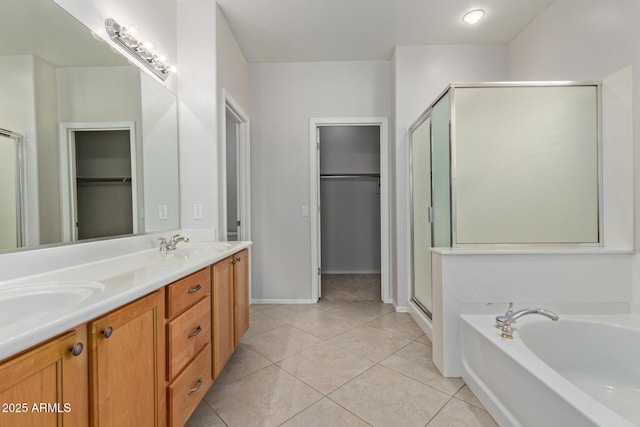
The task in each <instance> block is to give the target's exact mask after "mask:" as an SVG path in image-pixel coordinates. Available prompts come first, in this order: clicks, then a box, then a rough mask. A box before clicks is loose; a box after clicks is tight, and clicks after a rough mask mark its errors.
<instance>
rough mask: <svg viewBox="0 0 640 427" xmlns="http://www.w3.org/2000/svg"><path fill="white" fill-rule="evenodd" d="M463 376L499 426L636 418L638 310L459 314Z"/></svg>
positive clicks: (607, 425) (618, 422)
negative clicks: (510, 321)
mask: <svg viewBox="0 0 640 427" xmlns="http://www.w3.org/2000/svg"><path fill="white" fill-rule="evenodd" d="M461 320H462V321H461V322H460V325H461V331H460V332H461V336H462V362H463V366H464V374H463V379H464V381H465V382H466V383H467V385H468V386H469V388H470V389H471V390H472V391H473V392H474V393H475V394H476V396H477V397H478V399H479V400H480V401H481V402H482V404H483V405H484V406H485V408H487V410H488V411H489V413H490V414H491V415H492V416H493V417H494V419H495V420H496V421H497V422H498V424H500V425H501V426H536V427H537V426H545V427H548V426H562V427H574V426H575V427H578V426H580V427H581V426H602V427H618V426H619V427H632V426H640V317H639V316H633V315H560V320H559V321H557V322H552V321H551V320H549V319H547V318H545V317H542V316H536V315H530V316H525V317H523V318H521V319H518V321H517V323H516V324H514V325H513V329H514V333H513V339H512V340H506V339H503V338H502V337H500V331H499V330H498V329H496V328H495V326H494V325H495V316H489V315H462V316H461Z"/></svg>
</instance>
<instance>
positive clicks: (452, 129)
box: [407, 81, 604, 319]
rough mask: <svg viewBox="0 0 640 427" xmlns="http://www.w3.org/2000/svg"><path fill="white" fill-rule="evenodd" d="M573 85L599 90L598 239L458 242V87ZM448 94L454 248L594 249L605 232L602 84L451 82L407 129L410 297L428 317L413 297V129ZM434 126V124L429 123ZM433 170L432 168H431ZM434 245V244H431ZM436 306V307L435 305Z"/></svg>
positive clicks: (427, 117) (452, 241) (476, 250)
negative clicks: (571, 241) (565, 241)
mask: <svg viewBox="0 0 640 427" xmlns="http://www.w3.org/2000/svg"><path fill="white" fill-rule="evenodd" d="M571 86H593V87H595V89H596V106H597V112H596V114H597V119H596V120H597V123H596V126H597V133H596V139H597V227H598V228H597V242H588V243H553V242H548V243H524V244H523V243H459V242H458V235H457V225H458V209H457V206H456V200H457V195H458V189H457V186H456V177H457V172H458V165H457V162H456V149H457V144H456V115H455V114H454V113H455V111H456V96H455V93H456V89H459V88H506V87H571ZM447 94H449V97H450V106H449V144H448V145H449V184H450V194H449V196H450V198H449V203H450V221H451V223H450V236H451V246H450V247H451V248H452V250H454V249H461V250H473V251H474V252H478V251H482V250H484V251H493V250H496V249H502V250H523V249H527V248H528V249H532V250H540V249H545V248H552V249H572V248H573V249H576V248H594V247H602V246H603V244H604V243H603V242H604V235H603V229H604V224H603V215H602V211H603V178H602V176H603V170H602V169H603V167H602V161H603V160H602V151H603V148H602V83H601V82H596V81H549V82H544V81H541V82H474V83H451V84H450V85H448V86H447V87H446V88H445V89H444V90H443V91H442V92H441V93H440V94H439V95H438V96H437V97H436V98H435V100H434V101H433V102H432V103H431V104H430V105H429V106H428V107H427V108H426V109H425V110H424V111H423V112H422V113H421V114H420V115H419V116H418V118H417V119H416V120H415V121H414V122H413V123H412V124H411V125H410V127H409V128H408V132H407V133H408V141H409V146H408V163H409V168H408V175H409V176H408V178H409V180H408V182H409V200H408V202H409V203H408V205H409V206H408V208H409V214H410V224H409V233H410V238H409V241H408V253H409V254H410V256H409V272H410V277H411V280H410V285H409V300H410V303H413V304H414V305H415V306H417V307H418V308H419V309H420V311H421V312H422V313H423V314H424V315H426V316H427V317H428V318H429V319H431V312H432V310H428V309H427V308H426V307H424V306H423V305H422V304H421V303H420V302H419V301H417V300H416V299H415V297H414V295H415V277H414V273H415V269H414V256H415V254H414V238H415V236H414V224H415V222H414V220H415V218H414V217H413V215H414V212H413V211H414V205H413V191H414V183H413V172H412V170H413V169H412V168H413V164H414V160H413V146H412V144H413V139H412V136H413V132H414V131H415V130H416V129H417V128H418V127H419V126H420V125H421V124H422V123H423V122H424V121H425V120H427V119H429V118H431V113H432V110H433V108H434V107H435V106H436V105H437V104H438V103H439V102H440V101H441V100H442V99H443V98H444V97H445V96H447ZM430 126H431V127H433V123H431V125H430ZM432 137H433V135H432V133H431V131H430V139H429V146H430V147H429V152H430V156H431V159H430V167H431V166H432V164H431V162H432V161H433V141H432ZM430 172H431V170H430ZM430 186H431V200H430V206H431V207H430V212H432V209H433V188H434V181H433V177H432V178H431V183H430ZM432 220H433V215H430V218H429V222H430V223H431V230H432V232H431V245H433V221H432ZM431 247H432V248H433V247H434V246H431ZM432 308H433V307H432Z"/></svg>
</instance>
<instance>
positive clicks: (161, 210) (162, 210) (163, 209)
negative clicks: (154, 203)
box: [158, 205, 169, 219]
mask: <svg viewBox="0 0 640 427" xmlns="http://www.w3.org/2000/svg"><path fill="white" fill-rule="evenodd" d="M158 218H159V219H168V218H169V208H168V207H167V205H158Z"/></svg>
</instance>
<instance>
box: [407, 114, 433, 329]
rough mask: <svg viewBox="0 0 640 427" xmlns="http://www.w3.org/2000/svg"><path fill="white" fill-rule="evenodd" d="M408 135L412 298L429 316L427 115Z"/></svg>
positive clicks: (429, 242)
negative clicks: (409, 151) (409, 150)
mask: <svg viewBox="0 0 640 427" xmlns="http://www.w3.org/2000/svg"><path fill="white" fill-rule="evenodd" d="M410 138H411V142H410V144H411V223H412V246H413V250H412V252H413V253H412V264H413V295H412V300H413V302H414V303H416V304H417V305H418V306H419V307H420V308H421V309H422V310H423V311H424V312H425V314H427V315H428V316H429V317H431V311H432V309H433V308H432V307H433V304H432V297H431V252H430V248H431V223H430V222H429V210H430V208H431V117H427V118H426V119H425V120H424V121H423V122H422V123H420V124H418V125H417V126H416V127H415V128H412V129H411V130H410Z"/></svg>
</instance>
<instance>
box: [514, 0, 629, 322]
mask: <svg viewBox="0 0 640 427" xmlns="http://www.w3.org/2000/svg"><path fill="white" fill-rule="evenodd" d="M639 15H640V3H638V2H637V1H635V0H612V1H607V2H602V1H599V0H556V1H554V2H553V3H552V4H551V5H550V6H549V8H547V9H546V10H545V11H544V12H543V13H542V14H540V16H539V17H538V18H537V19H536V20H535V21H534V22H532V23H531V24H530V25H529V26H528V27H527V28H526V29H525V30H524V31H522V32H521V33H520V34H519V35H518V37H516V38H515V39H514V40H513V41H512V42H511V43H510V44H509V65H508V67H509V78H510V79H514V80H600V79H603V78H604V77H606V76H608V75H610V74H612V73H614V72H616V71H617V70H620V69H622V68H624V67H627V66H629V65H631V66H632V67H633V74H632V76H633V104H635V105H636V106H637V105H638V101H639V100H640V50H639V49H638V45H637V40H639V39H640V27H639V26H638V25H637V22H636V17H637V16H639ZM633 125H634V128H635V129H636V130H637V129H640V110H638V109H637V108H635V111H634V113H633ZM639 144H640V139H639V138H638V134H637V131H636V136H635V139H634V146H635V155H634V164H635V168H634V169H635V193H634V195H635V197H634V205H635V209H634V211H635V215H634V218H635V223H636V224H638V220H639V219H640V217H639V214H640V209H639V207H640V192H639V191H640V185H639V184H640V150H638V145H639ZM605 214H606V210H605ZM605 237H606V236H605ZM635 242H636V244H635V247H636V248H638V246H639V245H638V243H640V233H639V232H638V229H637V226H636V233H635ZM633 303H634V304H635V307H636V311H638V312H640V256H639V255H636V256H635V257H634V274H633Z"/></svg>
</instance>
